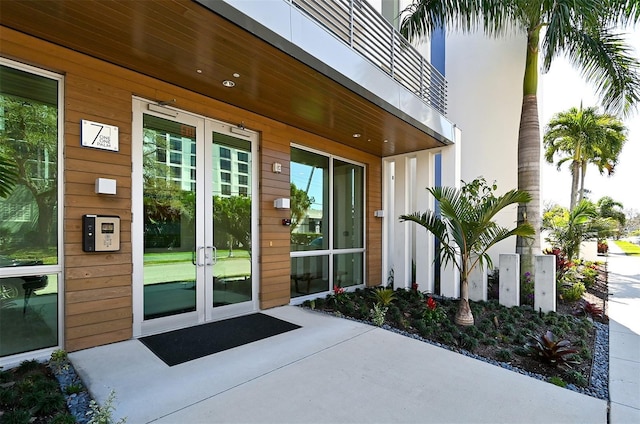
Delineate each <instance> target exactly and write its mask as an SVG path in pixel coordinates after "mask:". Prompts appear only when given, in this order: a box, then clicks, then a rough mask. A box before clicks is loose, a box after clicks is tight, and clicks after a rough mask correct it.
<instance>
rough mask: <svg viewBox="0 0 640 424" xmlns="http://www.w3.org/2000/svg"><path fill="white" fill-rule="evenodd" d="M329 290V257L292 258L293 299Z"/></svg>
mask: <svg viewBox="0 0 640 424" xmlns="http://www.w3.org/2000/svg"><path fill="white" fill-rule="evenodd" d="M328 290H329V256H326V255H324V256H305V257H302V258H291V297H298V296H305V295H307V294H312V293H322V292H326V291H328Z"/></svg>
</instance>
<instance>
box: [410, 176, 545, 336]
mask: <svg viewBox="0 0 640 424" xmlns="http://www.w3.org/2000/svg"><path fill="white" fill-rule="evenodd" d="M496 189H497V187H496V186H495V184H494V185H492V186H489V185H488V184H487V183H486V181H485V180H484V178H477V179H475V180H474V181H472V182H471V183H465V184H463V186H462V187H461V188H455V187H432V188H428V189H427V190H428V191H429V193H431V195H433V197H434V198H435V200H436V201H437V202H438V203H439V206H440V213H437V212H436V211H432V210H428V211H426V212H415V213H413V214H410V215H402V216H400V221H402V222H405V221H409V222H415V223H416V224H418V225H421V226H423V227H424V228H425V229H426V230H427V231H429V232H431V233H433V234H434V235H435V236H436V237H437V238H438V240H439V241H440V250H439V252H438V254H439V256H440V260H441V263H443V264H448V263H451V264H453V265H454V266H455V268H457V270H458V271H459V272H460V302H459V306H458V312H457V313H456V316H455V322H456V324H459V325H473V313H472V312H471V309H470V307H469V275H470V273H471V271H473V269H474V268H475V267H476V266H478V265H480V266H485V265H486V266H488V267H489V268H491V267H492V261H491V257H490V256H489V254H488V250H489V249H490V248H491V247H492V246H494V245H495V244H496V243H498V242H500V241H502V240H504V239H507V238H509V237H511V236H523V237H530V236H532V235H533V234H535V230H534V229H533V227H532V226H531V225H530V224H529V223H526V222H525V223H522V224H518V225H516V227H514V228H512V229H508V228H504V227H501V226H499V225H498V224H497V223H496V222H495V221H494V218H495V216H496V214H498V213H499V212H500V211H502V210H503V209H505V208H507V207H508V206H511V205H515V204H517V203H527V202H528V201H529V199H530V198H531V196H529V194H528V193H526V192H523V191H519V190H511V191H508V192H507V193H505V194H504V195H502V196H495V195H494V191H495V190H496Z"/></svg>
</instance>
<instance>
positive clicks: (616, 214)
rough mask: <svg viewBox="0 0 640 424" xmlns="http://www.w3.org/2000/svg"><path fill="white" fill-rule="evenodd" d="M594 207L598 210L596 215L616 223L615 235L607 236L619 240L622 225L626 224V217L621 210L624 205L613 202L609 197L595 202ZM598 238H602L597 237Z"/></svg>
mask: <svg viewBox="0 0 640 424" xmlns="http://www.w3.org/2000/svg"><path fill="white" fill-rule="evenodd" d="M596 206H597V208H598V215H599V216H600V217H601V218H611V219H612V220H613V221H614V222H615V223H616V225H615V233H614V234H609V235H608V236H611V235H613V236H615V237H616V239H617V238H620V233H621V232H622V229H623V228H624V225H625V224H626V223H627V216H626V215H625V214H624V212H623V211H622V209H624V205H623V204H622V203H620V202H618V201H615V200H613V199H612V198H611V197H609V196H604V197H601V198H600V200H598V201H597V202H596ZM599 238H603V237H600V236H599Z"/></svg>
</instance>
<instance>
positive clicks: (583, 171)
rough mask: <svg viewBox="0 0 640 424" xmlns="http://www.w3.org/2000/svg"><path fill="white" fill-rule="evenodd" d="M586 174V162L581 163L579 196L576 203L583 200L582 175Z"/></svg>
mask: <svg viewBox="0 0 640 424" xmlns="http://www.w3.org/2000/svg"><path fill="white" fill-rule="evenodd" d="M586 173H587V161H584V162H583V163H582V166H581V167H580V196H578V202H582V199H584V175H585V174H586Z"/></svg>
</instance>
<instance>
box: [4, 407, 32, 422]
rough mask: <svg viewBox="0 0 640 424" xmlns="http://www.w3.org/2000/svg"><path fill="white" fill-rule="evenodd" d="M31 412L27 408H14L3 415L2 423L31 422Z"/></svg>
mask: <svg viewBox="0 0 640 424" xmlns="http://www.w3.org/2000/svg"><path fill="white" fill-rule="evenodd" d="M30 422H31V414H30V413H29V411H27V410H25V409H14V410H13V411H7V412H5V413H4V415H2V424H29V423H30Z"/></svg>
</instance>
